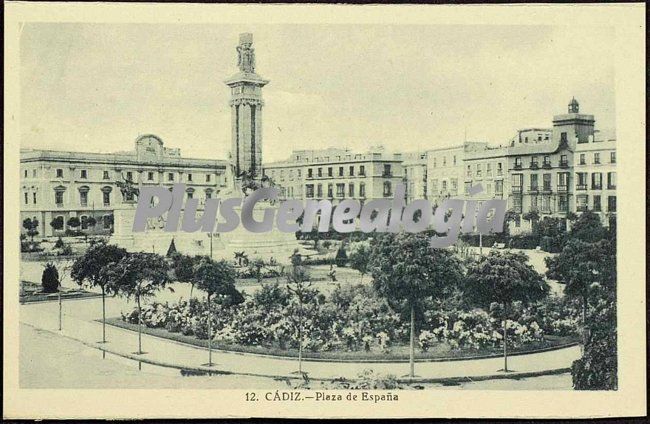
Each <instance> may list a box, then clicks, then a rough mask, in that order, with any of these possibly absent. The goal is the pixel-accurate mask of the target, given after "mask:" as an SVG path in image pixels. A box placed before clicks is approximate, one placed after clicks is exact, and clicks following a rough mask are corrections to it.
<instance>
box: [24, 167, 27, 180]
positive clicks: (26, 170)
mask: <svg viewBox="0 0 650 424" xmlns="http://www.w3.org/2000/svg"><path fill="white" fill-rule="evenodd" d="M24 175H25V178H27V170H26V169H25V173H24Z"/></svg>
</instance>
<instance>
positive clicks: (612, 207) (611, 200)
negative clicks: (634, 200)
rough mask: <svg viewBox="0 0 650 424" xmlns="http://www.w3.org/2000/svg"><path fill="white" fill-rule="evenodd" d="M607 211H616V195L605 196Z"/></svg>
mask: <svg viewBox="0 0 650 424" xmlns="http://www.w3.org/2000/svg"><path fill="white" fill-rule="evenodd" d="M607 211H608V212H616V196H607Z"/></svg>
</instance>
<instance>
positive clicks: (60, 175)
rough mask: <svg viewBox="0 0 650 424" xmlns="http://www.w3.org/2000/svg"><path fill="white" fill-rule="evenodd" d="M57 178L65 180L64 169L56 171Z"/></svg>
mask: <svg viewBox="0 0 650 424" xmlns="http://www.w3.org/2000/svg"><path fill="white" fill-rule="evenodd" d="M56 177H57V178H63V169H57V170H56Z"/></svg>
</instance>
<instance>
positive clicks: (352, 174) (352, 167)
mask: <svg viewBox="0 0 650 424" xmlns="http://www.w3.org/2000/svg"><path fill="white" fill-rule="evenodd" d="M349 173H350V176H351V177H354V166H351V167H350V169H349Z"/></svg>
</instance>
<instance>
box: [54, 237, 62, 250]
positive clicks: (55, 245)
mask: <svg viewBox="0 0 650 424" xmlns="http://www.w3.org/2000/svg"><path fill="white" fill-rule="evenodd" d="M63 246H64V243H63V239H62V238H61V237H59V238H58V239H57V240H56V243H54V248H55V249H61V248H62V247H63Z"/></svg>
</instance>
